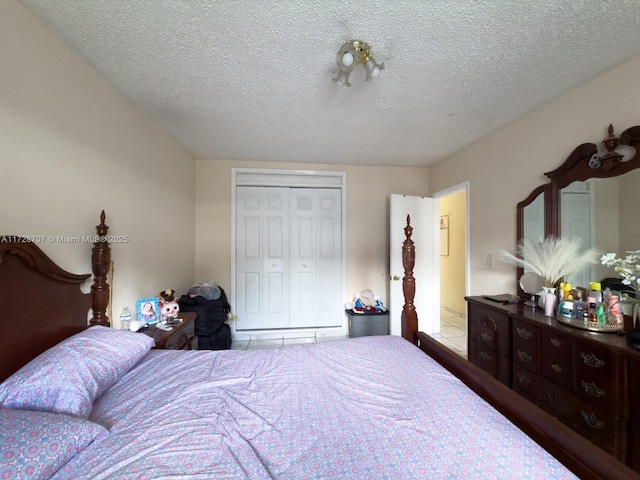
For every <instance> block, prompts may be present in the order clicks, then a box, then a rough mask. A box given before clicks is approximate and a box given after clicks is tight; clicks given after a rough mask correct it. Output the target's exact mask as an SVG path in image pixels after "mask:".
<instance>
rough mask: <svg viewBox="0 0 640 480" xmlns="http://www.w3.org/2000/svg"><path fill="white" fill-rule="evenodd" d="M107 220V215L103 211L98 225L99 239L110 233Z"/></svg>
mask: <svg viewBox="0 0 640 480" xmlns="http://www.w3.org/2000/svg"><path fill="white" fill-rule="evenodd" d="M105 218H106V215H105V214H104V210H102V213H101V214H100V224H99V225H96V230H97V232H98V236H99V237H104V236H106V235H107V232H108V231H109V225H107V224H106V223H104V221H105Z"/></svg>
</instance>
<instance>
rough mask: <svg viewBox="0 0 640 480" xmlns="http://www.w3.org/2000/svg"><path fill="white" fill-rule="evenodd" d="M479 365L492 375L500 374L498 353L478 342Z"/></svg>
mask: <svg viewBox="0 0 640 480" xmlns="http://www.w3.org/2000/svg"><path fill="white" fill-rule="evenodd" d="M478 367H480V368H481V369H482V370H484V371H485V372H487V373H488V374H489V375H491V376H492V377H497V376H498V354H497V352H496V351H495V350H491V349H488V348H485V347H483V346H482V345H480V344H478Z"/></svg>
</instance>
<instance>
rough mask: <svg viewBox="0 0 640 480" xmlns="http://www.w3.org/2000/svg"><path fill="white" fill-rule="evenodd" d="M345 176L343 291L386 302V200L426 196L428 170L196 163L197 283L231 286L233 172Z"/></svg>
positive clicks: (247, 163) (208, 161) (387, 209)
mask: <svg viewBox="0 0 640 480" xmlns="http://www.w3.org/2000/svg"><path fill="white" fill-rule="evenodd" d="M234 167H236V168H273V169H284V170H316V171H321V170H322V171H327V170H331V171H343V172H346V176H347V189H346V210H347V218H346V223H347V232H346V238H347V247H346V257H347V266H346V275H347V278H346V291H345V292H344V301H345V302H346V301H349V300H351V298H352V296H353V293H354V292H357V291H361V290H363V289H365V288H370V289H372V290H373V291H374V293H376V294H379V295H380V297H381V298H382V300H383V301H385V302H387V301H388V292H389V289H388V283H389V282H388V278H389V195H390V194H392V193H400V194H407V195H424V194H425V190H426V188H427V184H428V170H427V169H426V168H401V167H362V166H347V165H324V164H292V163H272V164H264V163H255V162H231V161H224V160H197V161H196V281H199V282H204V281H210V280H212V281H214V282H216V283H217V284H219V285H221V286H222V287H223V288H225V289H226V290H230V289H231V288H232V286H231V285H230V282H231V258H230V252H231V169H232V168H234Z"/></svg>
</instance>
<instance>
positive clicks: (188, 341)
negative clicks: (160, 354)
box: [164, 324, 197, 350]
mask: <svg viewBox="0 0 640 480" xmlns="http://www.w3.org/2000/svg"><path fill="white" fill-rule="evenodd" d="M194 339H195V341H196V342H197V337H195V331H194V325H193V324H191V325H188V326H187V327H186V328H184V329H183V330H182V331H181V332H179V333H178V334H177V335H175V336H173V337H171V339H169V340H168V341H167V343H166V345H165V347H164V348H165V349H167V350H190V349H191V345H192V342H193V341H194ZM196 349H197V343H196Z"/></svg>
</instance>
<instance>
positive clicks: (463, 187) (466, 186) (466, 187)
mask: <svg viewBox="0 0 640 480" xmlns="http://www.w3.org/2000/svg"><path fill="white" fill-rule="evenodd" d="M470 186H471V185H470V183H469V181H466V182H463V183H459V184H457V185H453V186H451V187H448V188H445V189H443V190H439V191H437V192H435V193H434V194H433V198H437V199H440V198H442V197H446V196H448V195H453V194H455V193H459V192H462V191H464V192H465V210H466V212H465V236H466V244H465V260H464V269H465V272H464V277H465V292H464V295H465V297H466V296H469V292H470V291H471V267H470V262H469V259H470V258H471V254H470V251H471V250H470V246H471V233H470V232H471V228H470V223H471V222H470V212H471V209H470V208H471V195H470V193H471V192H470ZM437 320H438V325H437V326H436V329H437V332H440V316H439V315H438V317H437Z"/></svg>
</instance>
